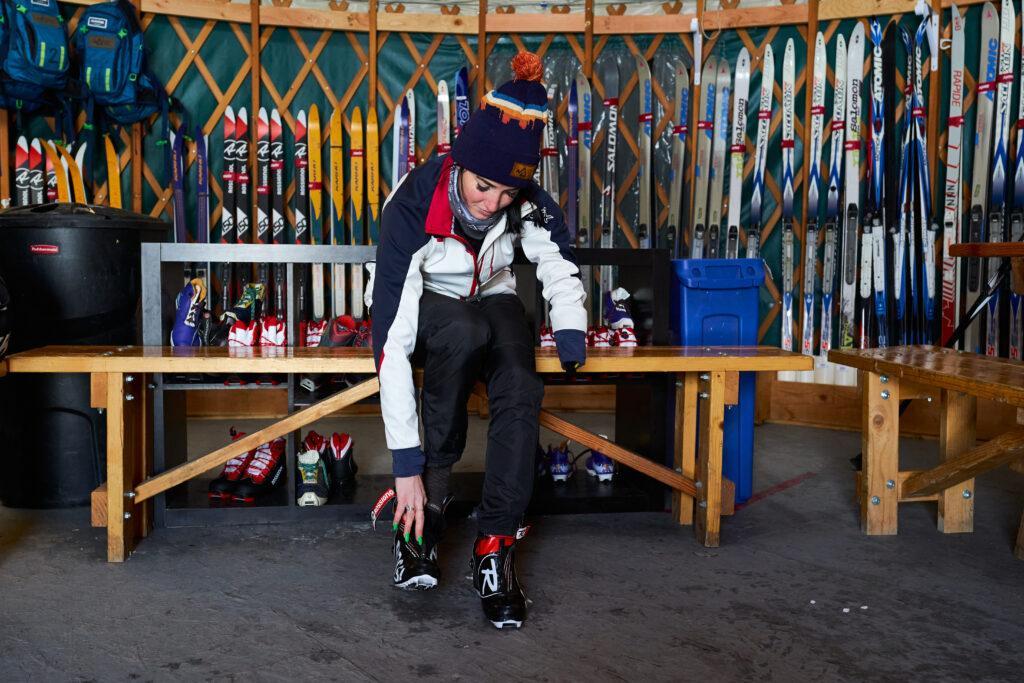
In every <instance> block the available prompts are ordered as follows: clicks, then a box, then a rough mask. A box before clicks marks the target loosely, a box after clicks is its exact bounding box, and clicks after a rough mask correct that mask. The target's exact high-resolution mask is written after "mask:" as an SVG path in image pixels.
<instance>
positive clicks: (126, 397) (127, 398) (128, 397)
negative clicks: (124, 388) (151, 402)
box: [124, 394, 135, 401]
mask: <svg viewBox="0 0 1024 683" xmlns="http://www.w3.org/2000/svg"><path fill="white" fill-rule="evenodd" d="M124 400H126V401H134V400H135V396H133V395H132V394H125V395H124Z"/></svg>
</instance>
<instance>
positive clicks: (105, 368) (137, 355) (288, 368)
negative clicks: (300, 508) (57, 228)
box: [7, 346, 814, 374]
mask: <svg viewBox="0 0 1024 683" xmlns="http://www.w3.org/2000/svg"><path fill="white" fill-rule="evenodd" d="M536 356H537V371H538V372H541V373H561V372H562V367H561V364H560V363H559V362H558V353H557V352H556V350H555V349H553V348H538V349H537V352H536ZM813 360H814V359H813V358H812V357H811V356H805V355H802V354H798V353H793V352H790V351H783V350H781V349H778V348H775V347H769V346H749V347H725V346H714V347H709V346H703V347H701V346H638V347H635V348H601V349H587V363H586V365H584V366H583V367H582V368H581V369H580V372H581V373H594V372H696V371H712V372H713V371H735V370H741V371H780V370H811V369H812V368H813ZM7 364H8V370H9V371H10V372H139V373H155V372H166V373H270V374H274V373H335V372H351V373H375V372H376V368H375V366H374V362H373V354H372V351H371V350H370V349H368V348H351V347H344V348H300V347H279V348H275V347H258V348H229V347H199V346H187V347H170V346H45V347H42V348H39V349H33V350H31V351H23V352H21V353H16V354H14V355H12V356H10V357H9V358H8V359H7Z"/></svg>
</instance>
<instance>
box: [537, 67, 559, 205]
mask: <svg viewBox="0 0 1024 683" xmlns="http://www.w3.org/2000/svg"><path fill="white" fill-rule="evenodd" d="M557 106H558V105H557V104H556V103H555V85H554V84H553V83H549V84H548V109H547V112H545V115H544V116H545V120H544V144H543V146H542V147H541V150H540V156H541V168H542V169H543V171H542V173H541V178H542V180H543V185H542V186H543V188H544V191H545V192H547V193H548V194H549V195H551V198H552V199H553V200H555V204H558V203H559V202H560V199H559V193H558V148H557V146H556V142H555V140H556V139H557V138H556V136H555V128H556V126H557V125H558V124H557V123H556V122H555V108H556V107H557Z"/></svg>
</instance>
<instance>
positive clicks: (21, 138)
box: [18, 135, 28, 149]
mask: <svg viewBox="0 0 1024 683" xmlns="http://www.w3.org/2000/svg"><path fill="white" fill-rule="evenodd" d="M18 147H23V148H25V149H28V138H26V137H25V136H24V135H19V136H18Z"/></svg>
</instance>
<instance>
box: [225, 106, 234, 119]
mask: <svg viewBox="0 0 1024 683" xmlns="http://www.w3.org/2000/svg"><path fill="white" fill-rule="evenodd" d="M224 118H225V120H228V121H234V120H235V110H234V108H232V106H231V105H230V104H229V105H228V106H226V107H224Z"/></svg>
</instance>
